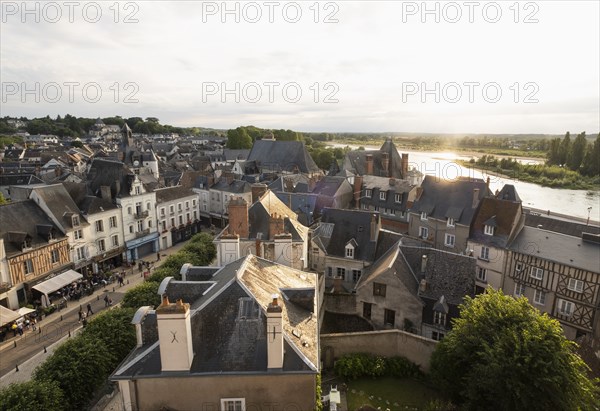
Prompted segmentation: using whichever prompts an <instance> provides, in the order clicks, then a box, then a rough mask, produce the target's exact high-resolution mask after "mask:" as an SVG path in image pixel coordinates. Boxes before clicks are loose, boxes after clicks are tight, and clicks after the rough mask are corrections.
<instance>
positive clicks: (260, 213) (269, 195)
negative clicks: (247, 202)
mask: <svg viewBox="0 0 600 411" xmlns="http://www.w3.org/2000/svg"><path fill="white" fill-rule="evenodd" d="M273 214H277V215H279V216H285V217H284V229H285V231H286V232H288V233H290V234H291V235H292V240H293V241H301V240H303V239H306V238H307V235H308V228H307V227H305V226H303V225H302V224H300V222H299V221H298V216H297V215H296V213H295V212H294V211H292V210H290V209H289V208H288V207H287V206H286V205H285V204H284V203H283V202H282V201H281V200H279V198H277V196H276V195H275V194H274V193H273V192H272V191H270V190H267V192H266V193H265V194H264V195H263V196H262V197H261V198H260V199H259V200H258V201H256V202H255V203H254V204H252V205H251V206H250V208H249V209H248V223H249V224H250V230H249V231H250V232H249V237H248V238H257V237H256V236H257V234H258V233H262V238H263V240H267V239H270V238H269V218H270V216H271V215H273Z"/></svg>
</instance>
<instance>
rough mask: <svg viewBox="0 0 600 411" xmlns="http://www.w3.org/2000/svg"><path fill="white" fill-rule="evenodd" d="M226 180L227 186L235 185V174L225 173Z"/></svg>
mask: <svg viewBox="0 0 600 411" xmlns="http://www.w3.org/2000/svg"><path fill="white" fill-rule="evenodd" d="M225 179H226V180H227V184H231V183H233V173H230V172H227V173H225Z"/></svg>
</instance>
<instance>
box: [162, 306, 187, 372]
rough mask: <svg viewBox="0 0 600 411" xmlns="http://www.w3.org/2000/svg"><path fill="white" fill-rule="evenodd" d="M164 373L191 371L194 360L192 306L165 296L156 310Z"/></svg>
mask: <svg viewBox="0 0 600 411" xmlns="http://www.w3.org/2000/svg"><path fill="white" fill-rule="evenodd" d="M156 320H157V323H158V341H159V347H160V363H161V370H162V371H189V370H190V367H191V366H192V361H193V360H194V349H193V344H192V326H191V322H190V305H189V304H187V303H184V302H183V301H182V300H177V302H176V303H174V304H173V303H170V302H169V298H168V297H167V296H166V295H164V296H163V300H162V303H161V304H160V305H159V306H158V308H157V309H156Z"/></svg>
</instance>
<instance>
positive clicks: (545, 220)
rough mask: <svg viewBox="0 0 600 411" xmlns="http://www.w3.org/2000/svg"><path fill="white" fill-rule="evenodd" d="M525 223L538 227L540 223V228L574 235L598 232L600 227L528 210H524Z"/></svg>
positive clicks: (599, 232) (579, 235)
mask: <svg viewBox="0 0 600 411" xmlns="http://www.w3.org/2000/svg"><path fill="white" fill-rule="evenodd" d="M525 225H526V226H529V227H538V226H540V225H541V226H542V227H541V228H542V229H544V230H548V231H554V232H556V233H561V234H566V235H571V236H574V237H581V234H582V233H592V234H600V227H598V226H597V225H592V224H590V225H587V224H584V223H583V222H579V221H572V220H567V219H560V218H555V217H548V216H545V215H540V214H537V213H536V214H534V213H533V212H532V211H530V210H525Z"/></svg>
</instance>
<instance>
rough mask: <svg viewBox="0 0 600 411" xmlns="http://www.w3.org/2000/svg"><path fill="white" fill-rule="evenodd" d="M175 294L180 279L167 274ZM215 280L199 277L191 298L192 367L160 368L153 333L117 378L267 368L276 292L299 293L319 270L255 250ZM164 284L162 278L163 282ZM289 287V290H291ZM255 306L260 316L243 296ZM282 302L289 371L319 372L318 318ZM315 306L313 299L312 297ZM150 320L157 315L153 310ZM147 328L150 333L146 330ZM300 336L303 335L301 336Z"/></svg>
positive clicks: (168, 289)
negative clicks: (208, 282) (245, 305)
mask: <svg viewBox="0 0 600 411" xmlns="http://www.w3.org/2000/svg"><path fill="white" fill-rule="evenodd" d="M166 281H167V282H168V283H167V286H166V294H167V295H168V296H169V298H170V299H171V296H174V294H175V293H178V292H181V287H182V286H181V285H180V284H182V283H181V282H172V281H169V280H166ZM213 281H214V284H215V285H214V286H213V287H211V288H210V289H204V288H205V287H202V286H200V284H202V283H195V285H194V287H196V288H197V289H196V292H197V293H198V294H197V295H196V296H195V297H191V298H194V299H193V300H190V301H185V300H184V302H190V303H192V304H191V305H192V312H191V327H192V340H193V348H194V353H195V356H194V360H193V362H192V366H191V368H190V370H189V371H182V372H173V371H171V372H168V373H167V374H163V373H162V371H161V361H160V348H159V344H158V343H154V342H153V340H152V339H151V340H150V341H149V342H147V343H146V342H144V345H143V346H142V347H140V348H136V349H135V350H133V351H132V353H131V354H130V355H129V356H128V357H127V358H126V359H125V360H124V361H123V363H122V364H121V365H120V366H119V368H118V369H117V370H116V371H115V372H114V373H113V375H112V376H111V379H112V380H120V379H131V378H144V377H153V376H160V375H163V376H164V375H169V376H178V375H186V376H189V375H200V374H203V375H206V374H218V375H224V374H239V373H244V374H248V373H266V372H267V329H266V314H265V313H266V307H267V306H268V304H269V303H270V302H271V300H272V295H273V294H282V289H285V290H286V292H288V293H291V292H293V290H294V289H296V290H297V291H298V293H300V294H302V293H305V291H303V290H307V289H312V290H313V296H314V290H315V288H316V276H315V275H314V274H311V273H305V272H302V271H299V270H294V269H292V268H289V267H287V266H283V265H279V264H275V263H273V262H270V261H267V260H263V259H261V258H258V257H255V256H246V257H244V258H241V259H239V260H237V261H234V262H233V263H231V264H228V265H227V266H225V267H223V268H221V269H220V270H219V271H218V272H217V273H216V274H215V275H214V276H213ZM161 286H162V284H161ZM288 290H289V291H288ZM241 299H244V300H247V301H250V304H254V306H255V307H256V309H257V311H256V316H249V317H246V318H242V317H239V316H238V313H239V312H240V304H241V302H240V300H241ZM279 301H280V305H281V306H282V308H283V311H282V317H283V332H284V350H285V355H284V362H283V368H282V371H281V372H283V373H286V372H308V373H315V372H318V364H319V350H318V343H319V341H318V329H317V328H318V322H317V319H316V316H315V315H314V314H313V312H311V311H310V310H307V309H306V308H304V307H303V306H302V305H301V304H297V303H295V302H292V301H290V300H288V299H286V298H281V299H280V300H279ZM313 307H314V300H313ZM149 319H150V321H154V320H153V318H152V315H150V316H149ZM146 334H149V333H148V332H146ZM298 336H299V337H298Z"/></svg>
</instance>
